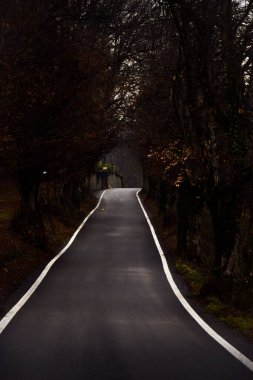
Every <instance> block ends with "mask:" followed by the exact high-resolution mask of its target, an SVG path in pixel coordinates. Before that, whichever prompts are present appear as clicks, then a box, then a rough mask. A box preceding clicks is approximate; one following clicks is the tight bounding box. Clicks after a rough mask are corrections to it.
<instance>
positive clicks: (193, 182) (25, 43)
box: [0, 0, 253, 282]
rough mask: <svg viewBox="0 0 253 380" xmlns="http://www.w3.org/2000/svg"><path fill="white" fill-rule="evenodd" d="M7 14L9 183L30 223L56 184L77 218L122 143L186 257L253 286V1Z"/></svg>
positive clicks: (5, 146) (0, 159) (11, 5)
mask: <svg viewBox="0 0 253 380" xmlns="http://www.w3.org/2000/svg"><path fill="white" fill-rule="evenodd" d="M0 9H1V12H0V28H1V40H0V41H1V42H0V51H1V55H0V80H1V107H0V113H1V116H0V119H1V124H0V128H1V131H0V132H1V133H0V173H1V174H0V175H1V177H2V178H3V177H12V178H15V179H16V181H17V182H18V185H19V189H20V194H21V198H22V202H21V205H20V207H21V210H22V213H23V214H22V215H24V214H25V213H27V212H34V213H36V212H37V211H38V210H39V208H40V202H39V189H40V185H41V182H42V180H43V175H46V176H47V178H48V181H51V182H52V183H54V184H55V186H56V187H57V189H59V188H60V191H58V193H57V190H56V191H55V194H56V198H57V194H58V198H59V199H58V202H65V204H68V205H69V206H71V207H75V206H76V202H75V199H76V198H77V197H76V191H77V189H80V186H81V187H82V183H83V182H82V181H83V178H85V176H88V175H89V174H90V173H92V172H93V171H94V168H95V165H96V163H97V162H98V160H99V159H100V158H101V156H102V155H105V154H108V153H109V152H110V151H111V150H112V149H113V148H114V147H116V146H117V145H118V144H119V143H120V141H121V140H122V139H123V140H124V141H127V143H128V144H130V146H131V147H130V148H131V149H135V150H137V151H138V152H139V155H140V158H141V161H142V165H143V170H144V188H145V190H146V192H147V193H148V194H149V196H150V197H152V198H153V199H155V200H157V202H159V206H160V211H161V212H162V213H164V215H165V216H166V221H167V223H168V224H169V223H172V222H173V223H176V225H177V254H178V255H184V256H186V257H188V258H189V259H190V260H194V261H196V262H200V263H202V264H203V265H208V266H209V267H210V268H212V270H213V272H214V273H215V274H216V275H217V276H232V277H233V278H234V277H243V278H247V281H248V282H250V281H251V282H252V278H253V253H252V249H253V238H252V234H253V227H252V226H253V223H252V215H253V214H252V206H253V204H252V201H253V197H252V163H253V154H252V153H253V152H252V122H253V87H252V84H253V46H252V41H253V1H252V0H245V1H244V0H243V1H234V0H223V1H220V0H210V1H205V0H192V1H189V0H175V1H169V0H152V1H148V0H141V1H140V0H48V1H46V2H45V1H44V0H31V1H29V2H25V1H22V0H8V1H7V0H3V1H1V5H0ZM43 173H44V174H43ZM77 203H78V202H77ZM207 230H208V232H207ZM207 235H208V239H209V240H210V244H209V246H208V247H207V246H205V245H204V244H203V242H204V241H205V240H206V239H207Z"/></svg>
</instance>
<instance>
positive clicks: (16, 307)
mask: <svg viewBox="0 0 253 380" xmlns="http://www.w3.org/2000/svg"><path fill="white" fill-rule="evenodd" d="M105 192H106V190H105V191H104V192H103V193H102V194H101V196H100V198H99V201H98V204H97V205H96V207H95V208H94V209H93V210H92V211H91V212H90V213H89V215H87V216H86V218H85V219H84V220H83V222H82V223H81V224H80V226H79V227H78V229H77V230H76V231H75V233H74V234H73V235H72V237H71V238H70V240H69V242H68V243H67V244H66V245H65V247H64V248H63V249H62V250H61V251H60V252H59V253H58V255H56V256H55V257H54V258H53V259H52V260H51V261H50V262H49V263H48V264H47V266H46V267H45V269H44V270H43V271H42V273H41V274H40V275H39V277H38V278H37V280H36V281H35V282H34V283H33V285H32V286H31V287H30V288H29V290H28V291H27V292H26V293H25V294H24V295H23V297H22V298H20V300H19V301H18V302H17V303H16V305H14V306H13V308H12V309H11V310H10V311H9V312H8V313H7V314H6V315H5V316H4V317H3V318H2V319H1V321H0V334H1V333H2V332H3V330H4V329H5V328H6V326H7V325H8V324H9V323H10V321H11V320H12V319H13V318H14V317H15V315H16V314H17V312H18V311H19V310H20V309H21V308H22V307H23V306H24V304H25V303H26V302H27V301H28V300H29V298H30V297H31V295H32V294H33V293H34V292H35V290H36V289H37V288H38V286H39V285H40V284H41V282H42V281H43V279H44V278H45V277H46V275H47V274H48V272H49V271H50V269H51V268H52V266H53V265H54V263H55V262H56V261H57V260H58V259H59V258H60V257H61V256H62V255H63V254H64V253H65V252H66V251H67V249H68V248H69V247H70V246H71V244H72V243H73V241H74V240H75V238H76V237H77V235H78V233H79V232H80V231H81V229H82V228H83V226H84V225H85V223H86V222H87V220H88V219H89V218H90V216H91V215H92V214H93V213H94V212H95V211H96V210H97V209H98V207H99V206H100V203H101V200H102V198H103V196H104V194H105Z"/></svg>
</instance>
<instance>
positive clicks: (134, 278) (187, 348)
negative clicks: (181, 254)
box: [0, 189, 253, 380]
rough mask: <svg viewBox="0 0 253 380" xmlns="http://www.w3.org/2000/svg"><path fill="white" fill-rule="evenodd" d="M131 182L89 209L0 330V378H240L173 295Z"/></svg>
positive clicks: (244, 372)
mask: <svg viewBox="0 0 253 380" xmlns="http://www.w3.org/2000/svg"><path fill="white" fill-rule="evenodd" d="M135 193H136V190H134V189H114V190H109V191H107V192H106V194H105V196H104V198H103V201H102V203H101V205H100V207H99V209H98V210H97V211H96V212H95V213H94V214H93V216H92V217H91V218H90V219H89V221H88V222H87V224H86V225H85V226H84V228H83V229H82V231H81V232H80V233H79V235H78V237H77V238H76V240H75V241H74V243H73V244H72V245H71V247H70V248H69V249H68V250H67V251H66V253H65V254H64V255H63V256H62V257H61V258H60V259H59V261H57V262H56V264H55V265H54V266H53V268H52V269H51V270H50V272H49V273H48V275H47V277H46V278H45V279H44V281H43V283H42V284H41V285H40V286H39V288H38V289H37V290H36V292H35V293H34V294H33V296H32V297H31V298H30V299H29V301H28V302H27V303H26V304H25V306H24V307H23V308H22V309H21V310H20V311H19V313H18V314H17V315H16V317H15V318H14V319H13V320H12V321H11V322H10V324H9V325H8V326H7V328H6V329H5V330H4V331H3V333H2V335H0V379H1V380H58V379H61V380H65V379H66V380H67V379H68V380H137V379H138V380H165V379H166V380H190V379H192V380H209V379H210V380H214V379H215V380H249V379H251V380H252V379H253V373H252V372H251V371H250V370H249V369H247V368H246V367H245V366H244V365H243V364H241V363H240V362H239V361H238V360H237V359H235V358H234V357H233V356H232V355H231V354H229V353H228V352H227V351H226V350H225V349H223V348H222V347H221V346H219V344H218V343H216V342H215V341H214V340H213V339H212V338H210V337H209V336H208V335H207V334H206V333H205V332H204V331H203V330H202V329H201V328H200V327H199V326H198V325H197V324H196V322H195V321H194V320H193V319H192V318H191V317H190V316H189V315H188V314H187V312H186V311H185V310H184V309H183V307H182V306H181V304H180V303H179V301H178V300H177V298H176V297H175V296H174V294H173V292H172V290H171V289H170V286H169V284H168V282H167V279H166V277H165V275H164V272H163V269H162V265H161V260H160V257H159V254H158V253H157V249H156V247H155V244H154V242H153V238H152V236H151V233H150V230H149V228H148V225H147V223H146V220H145V218H144V215H143V212H142V210H141V208H140V206H139V204H138V201H137V198H136V195H135Z"/></svg>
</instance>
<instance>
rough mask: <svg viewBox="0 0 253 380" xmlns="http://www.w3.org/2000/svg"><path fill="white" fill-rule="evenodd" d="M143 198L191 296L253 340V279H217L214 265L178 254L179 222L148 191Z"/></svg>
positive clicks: (207, 310) (209, 311)
mask: <svg viewBox="0 0 253 380" xmlns="http://www.w3.org/2000/svg"><path fill="white" fill-rule="evenodd" d="M142 199H143V201H144V203H145V206H146V207H147V209H148V210H149V212H150V215H151V216H150V217H151V221H152V223H153V225H154V226H155V228H156V230H157V232H158V235H159V237H160V239H161V241H162V242H163V244H164V245H165V248H166V250H167V251H168V254H169V255H170V256H171V255H172V257H173V265H174V267H175V269H176V271H177V272H178V273H179V274H180V275H181V276H182V277H183V279H184V281H185V282H186V284H187V286H188V288H189V291H190V293H191V295H192V297H193V298H194V299H195V300H197V301H198V302H200V304H201V305H202V307H203V310H205V311H206V312H207V313H210V314H212V315H214V316H215V317H217V318H218V319H220V320H221V321H222V322H224V323H226V324H227V325H228V326H230V327H232V328H235V329H237V330H238V331H240V332H241V333H242V334H244V335H245V336H246V337H247V338H248V339H250V341H252V342H253V305H252V298H253V281H252V282H251V283H250V282H249V281H248V279H247V278H241V279H238V278H223V279H222V280H221V279H220V278H218V279H217V277H216V276H215V275H214V273H213V271H212V267H211V266H206V265H203V264H201V263H200V262H198V263H197V262H196V261H195V262H194V260H189V258H187V256H186V255H184V254H183V252H181V254H180V255H178V253H177V244H176V241H177V225H176V223H175V222H174V223H173V224H171V223H168V220H167V218H165V215H164V214H162V213H161V212H160V211H159V205H158V204H157V202H156V201H154V200H152V199H151V198H150V197H148V196H147V194H145V193H143V194H142ZM206 255H208V252H206Z"/></svg>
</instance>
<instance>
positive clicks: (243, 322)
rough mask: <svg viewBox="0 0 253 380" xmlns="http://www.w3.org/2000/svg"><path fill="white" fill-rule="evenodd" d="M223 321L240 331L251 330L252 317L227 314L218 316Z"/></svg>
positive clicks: (252, 324) (252, 328)
mask: <svg viewBox="0 0 253 380" xmlns="http://www.w3.org/2000/svg"><path fill="white" fill-rule="evenodd" d="M220 319H221V320H222V321H223V322H225V323H226V324H227V325H229V326H230V327H233V328H237V329H239V330H241V331H242V332H248V331H250V330H253V318H250V317H246V316H234V315H227V316H224V317H221V318H220Z"/></svg>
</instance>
